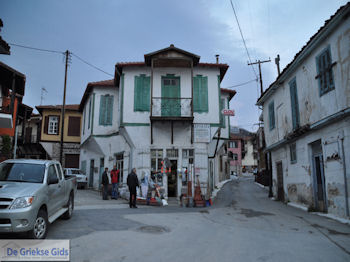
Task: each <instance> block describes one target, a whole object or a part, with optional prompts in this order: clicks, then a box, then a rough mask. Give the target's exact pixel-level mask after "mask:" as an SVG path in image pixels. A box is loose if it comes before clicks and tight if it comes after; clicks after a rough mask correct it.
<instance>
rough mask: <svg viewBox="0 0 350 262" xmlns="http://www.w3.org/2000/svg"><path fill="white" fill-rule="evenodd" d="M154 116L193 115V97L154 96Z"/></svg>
mask: <svg viewBox="0 0 350 262" xmlns="http://www.w3.org/2000/svg"><path fill="white" fill-rule="evenodd" d="M152 116H156V117H192V116H193V114H192V98H170V97H153V98H152Z"/></svg>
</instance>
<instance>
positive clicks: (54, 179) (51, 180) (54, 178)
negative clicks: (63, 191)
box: [47, 176, 58, 185]
mask: <svg viewBox="0 0 350 262" xmlns="http://www.w3.org/2000/svg"><path fill="white" fill-rule="evenodd" d="M47 184H48V185H52V184H58V177H57V176H51V177H48V179H47Z"/></svg>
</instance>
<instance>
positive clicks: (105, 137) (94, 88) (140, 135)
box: [80, 45, 235, 197]
mask: <svg viewBox="0 0 350 262" xmlns="http://www.w3.org/2000/svg"><path fill="white" fill-rule="evenodd" d="M144 58H145V59H144V62H129V63H117V64H116V68H115V72H116V73H115V78H114V79H112V80H107V81H101V82H95V83H89V84H88V86H87V88H86V91H85V93H84V96H83V98H82V101H81V103H80V110H81V112H82V113H83V128H82V140H81V161H80V166H81V169H84V170H86V172H87V174H88V177H89V185H90V186H91V187H95V188H98V187H99V184H100V181H101V173H102V170H103V167H108V168H112V167H113V165H114V164H116V165H117V167H118V168H119V169H120V170H121V172H120V176H121V177H120V179H121V181H122V182H123V183H124V184H125V183H126V177H127V174H128V173H129V172H130V171H131V168H134V167H135V168H136V169H137V173H138V175H141V174H142V172H147V173H150V172H152V173H154V174H157V176H158V177H159V180H160V181H161V183H162V185H163V190H164V192H165V196H166V197H179V196H180V194H181V187H182V180H183V179H184V174H185V173H186V170H188V172H190V171H192V173H193V174H194V179H195V181H196V183H197V181H199V182H200V184H201V187H202V191H203V193H204V194H205V193H206V192H207V187H208V184H209V183H213V181H214V180H215V177H214V174H213V176H212V182H210V181H209V180H210V179H209V177H208V174H209V168H208V165H209V164H208V163H209V160H208V156H209V155H210V156H212V155H213V154H214V151H215V145H216V143H212V142H213V138H214V136H216V135H217V134H218V132H219V130H220V136H221V138H223V137H226V138H227V137H228V129H229V128H228V127H229V120H228V119H227V118H225V117H224V116H222V114H221V109H223V108H227V107H228V103H229V100H230V99H231V98H232V97H233V95H234V93H235V91H233V90H221V89H220V82H221V81H222V79H223V77H224V75H225V73H226V71H227V69H228V65H226V64H219V63H212V64H211V63H199V59H200V57H199V56H197V55H195V54H192V53H189V52H187V51H184V50H182V49H179V48H176V47H174V46H173V45H171V46H170V47H168V48H165V49H162V50H159V51H156V52H153V53H150V54H146V55H145V56H144ZM219 140H220V139H219ZM164 159H167V160H168V161H167V163H168V164H169V167H170V171H169V173H167V175H162V174H161V173H160V172H161V168H162V163H161V162H162V160H164ZM213 165H214V163H213Z"/></svg>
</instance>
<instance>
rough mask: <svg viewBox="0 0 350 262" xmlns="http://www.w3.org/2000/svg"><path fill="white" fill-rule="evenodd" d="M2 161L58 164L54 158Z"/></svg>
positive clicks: (6, 161)
mask: <svg viewBox="0 0 350 262" xmlns="http://www.w3.org/2000/svg"><path fill="white" fill-rule="evenodd" d="M4 163H23V164H36V165H47V164H51V163H52V164H59V163H60V162H58V161H56V160H45V159H8V160H5V161H4Z"/></svg>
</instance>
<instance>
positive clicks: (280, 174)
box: [276, 162, 284, 201]
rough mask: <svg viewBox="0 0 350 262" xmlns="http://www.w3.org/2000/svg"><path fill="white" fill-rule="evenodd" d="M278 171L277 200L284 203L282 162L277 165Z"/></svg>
mask: <svg viewBox="0 0 350 262" xmlns="http://www.w3.org/2000/svg"><path fill="white" fill-rule="evenodd" d="M276 169H277V199H278V200H279V201H284V189H283V167H282V162H277V163H276Z"/></svg>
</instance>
